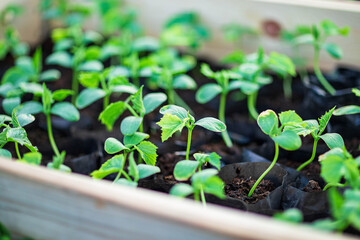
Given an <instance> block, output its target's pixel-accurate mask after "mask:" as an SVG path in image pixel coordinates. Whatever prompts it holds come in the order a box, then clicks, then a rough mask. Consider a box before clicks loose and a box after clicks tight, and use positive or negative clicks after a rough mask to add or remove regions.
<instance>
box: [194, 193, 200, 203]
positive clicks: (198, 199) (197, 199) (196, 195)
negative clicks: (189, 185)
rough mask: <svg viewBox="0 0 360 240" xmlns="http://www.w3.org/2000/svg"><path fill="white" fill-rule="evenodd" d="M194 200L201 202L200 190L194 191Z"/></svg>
mask: <svg viewBox="0 0 360 240" xmlns="http://www.w3.org/2000/svg"><path fill="white" fill-rule="evenodd" d="M194 200H195V202H200V197H199V193H198V192H194Z"/></svg>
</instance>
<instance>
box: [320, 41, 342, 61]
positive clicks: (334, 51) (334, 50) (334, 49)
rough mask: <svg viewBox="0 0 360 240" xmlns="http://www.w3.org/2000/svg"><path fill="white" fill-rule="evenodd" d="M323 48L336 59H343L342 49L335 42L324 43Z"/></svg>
mask: <svg viewBox="0 0 360 240" xmlns="http://www.w3.org/2000/svg"><path fill="white" fill-rule="evenodd" d="M323 48H324V49H325V50H326V51H327V52H328V53H329V54H330V56H332V57H333V58H336V59H341V58H342V56H343V51H342V49H341V48H340V47H339V46H338V45H336V44H335V43H324V45H323Z"/></svg>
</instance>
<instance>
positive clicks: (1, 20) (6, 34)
mask: <svg viewBox="0 0 360 240" xmlns="http://www.w3.org/2000/svg"><path fill="white" fill-rule="evenodd" d="M22 12H23V8H22V7H21V6H20V5H17V4H9V5H7V6H6V7H5V8H3V9H2V10H1V11H0V31H1V32H0V35H2V36H3V39H0V60H2V59H4V58H5V57H6V55H7V54H8V53H11V55H12V56H13V57H14V58H17V57H20V56H24V55H26V54H27V53H28V52H29V46H28V45H27V44H26V43H23V42H21V41H20V38H19V33H18V31H17V30H16V29H15V27H14V26H12V25H11V23H12V22H13V21H14V19H15V18H16V17H17V16H19V15H20V14H21V13H22Z"/></svg>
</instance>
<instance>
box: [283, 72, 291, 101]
mask: <svg viewBox="0 0 360 240" xmlns="http://www.w3.org/2000/svg"><path fill="white" fill-rule="evenodd" d="M291 85H292V77H291V76H290V75H289V74H286V76H285V78H284V81H283V89H284V96H285V98H286V99H291V97H292V88H291V87H292V86H291Z"/></svg>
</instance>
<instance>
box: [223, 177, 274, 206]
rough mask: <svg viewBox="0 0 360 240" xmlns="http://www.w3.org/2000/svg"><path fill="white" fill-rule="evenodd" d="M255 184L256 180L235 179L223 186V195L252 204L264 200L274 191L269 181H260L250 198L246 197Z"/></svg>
mask: <svg viewBox="0 0 360 240" xmlns="http://www.w3.org/2000/svg"><path fill="white" fill-rule="evenodd" d="M255 182H256V179H251V178H246V179H245V178H238V177H236V178H234V179H233V180H232V182H231V183H228V184H226V185H225V187H224V190H225V194H226V195H227V196H228V197H232V198H237V199H240V200H243V201H245V202H246V203H251V204H254V203H257V202H258V201H260V200H262V199H264V198H266V197H267V196H268V195H269V194H270V192H271V191H273V190H274V189H275V185H274V184H273V183H272V182H271V181H270V180H262V181H261V182H260V183H259V185H258V186H257V187H256V189H255V191H254V192H253V194H252V196H251V197H248V193H249V192H250V189H251V188H252V186H253V185H254V184H255Z"/></svg>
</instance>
